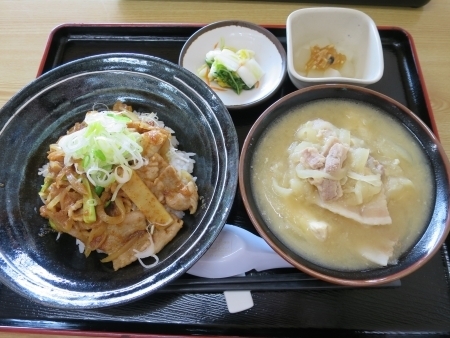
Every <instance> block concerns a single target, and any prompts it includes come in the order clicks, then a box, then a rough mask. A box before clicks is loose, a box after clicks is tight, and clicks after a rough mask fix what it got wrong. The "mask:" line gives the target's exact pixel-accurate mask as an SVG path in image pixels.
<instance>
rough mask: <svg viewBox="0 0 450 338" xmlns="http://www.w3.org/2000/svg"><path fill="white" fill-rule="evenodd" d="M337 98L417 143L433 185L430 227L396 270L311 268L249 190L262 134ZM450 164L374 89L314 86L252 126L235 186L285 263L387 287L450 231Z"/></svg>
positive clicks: (415, 122) (421, 127)
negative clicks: (309, 106)
mask: <svg viewBox="0 0 450 338" xmlns="http://www.w3.org/2000/svg"><path fill="white" fill-rule="evenodd" d="M323 99H339V100H341V99H342V100H351V101H356V102H358V103H359V104H367V105H370V106H372V107H375V108H376V109H377V110H380V111H382V112H384V113H386V114H388V115H389V116H390V117H392V118H393V119H394V121H396V122H397V123H399V124H400V125H401V126H403V128H405V129H406V130H407V131H408V132H409V133H411V134H412V135H413V137H414V138H415V139H416V140H417V142H418V144H419V145H420V147H421V148H422V149H423V152H424V154H425V156H426V158H427V159H428V163H429V165H430V168H431V172H432V174H433V176H434V177H433V181H434V185H435V187H434V192H435V194H434V202H433V204H432V210H431V212H430V217H429V222H428V223H427V224H424V230H423V233H422V234H421V235H420V236H419V238H418V240H417V241H416V243H415V244H414V245H413V246H412V247H411V248H410V249H409V250H407V251H406V252H405V253H404V254H403V255H401V257H400V258H399V260H398V263H397V264H395V265H388V266H386V267H380V268H373V269H367V270H363V271H350V270H347V271H341V270H336V269H331V268H326V267H324V266H321V265H318V264H315V263H313V262H311V261H309V260H308V259H306V258H305V257H302V256H301V255H299V254H297V253H296V252H294V251H293V250H291V248H289V247H288V246H287V245H285V244H284V243H283V242H282V241H281V240H280V239H279V238H278V237H277V236H276V235H275V234H274V233H273V232H272V231H271V229H270V226H269V225H268V224H267V223H266V221H265V219H264V218H263V216H262V214H261V210H259V208H258V205H257V201H256V199H255V196H254V191H253V188H252V185H251V177H252V176H251V175H252V169H251V166H252V158H253V154H254V151H255V148H257V146H258V144H259V142H260V137H261V135H262V134H263V133H264V132H265V131H266V130H267V128H270V126H271V125H272V124H273V122H274V121H276V120H277V119H278V118H280V117H281V116H283V115H284V114H286V113H288V112H290V111H292V109H293V108H295V107H299V106H301V105H303V104H306V103H310V102H313V101H316V100H323ZM449 181H450V165H449V161H448V158H447V156H446V154H445V152H444V150H443V148H442V146H441V145H440V143H439V141H438V139H437V138H436V136H435V135H433V133H432V131H431V130H430V129H429V128H428V127H427V126H426V125H425V124H424V123H423V122H422V121H421V120H420V119H419V118H418V117H417V116H416V115H415V114H414V113H413V112H411V111H410V110H409V109H407V108H406V107H404V106H403V105H401V104H400V103H398V102H396V101H394V100H393V99H391V98H389V97H387V96H385V95H382V94H380V93H377V92H375V91H373V90H370V89H366V88H363V87H357V86H351V85H331V84H328V85H318V86H313V87H309V88H305V89H302V90H298V91H296V92H293V93H291V94H289V95H287V96H285V97H283V98H282V99H280V100H278V101H277V102H275V103H274V104H273V105H272V106H270V107H269V108H268V109H267V110H266V111H265V112H264V113H263V114H262V115H261V116H260V117H259V118H258V120H257V121H256V122H255V124H254V125H253V126H252V128H251V130H250V132H249V134H248V135H247V138H246V140H245V142H244V145H243V150H242V153H241V159H240V164H239V185H240V191H241V195H242V197H243V202H244V205H245V208H246V209H247V212H248V214H249V216H250V219H251V221H252V223H253V224H254V226H255V227H256V230H257V231H258V232H259V234H260V235H261V236H262V237H263V238H264V239H265V240H266V241H267V242H268V243H269V245H270V246H271V247H272V248H273V249H274V250H275V251H276V252H278V253H279V254H280V255H281V256H282V257H283V258H284V259H286V260H287V261H288V262H289V263H291V264H292V265H294V266H295V267H296V268H298V269H299V270H302V271H304V272H306V273H308V274H310V275H313V276H314V277H317V278H319V279H322V280H325V281H328V282H331V283H336V284H342V285H351V286H366V285H377V284H382V283H387V282H391V281H394V280H397V279H399V278H401V277H404V276H406V275H407V274H410V273H411V272H413V271H415V270H417V269H418V268H419V267H421V266H422V265H423V264H425V263H426V262H427V261H428V260H429V259H430V258H431V257H432V256H433V255H434V254H435V253H436V252H437V251H438V250H439V248H440V247H441V245H442V244H443V242H444V240H445V239H446V237H447V234H448V232H449V227H450V221H449V220H450V217H449V191H450V184H449Z"/></svg>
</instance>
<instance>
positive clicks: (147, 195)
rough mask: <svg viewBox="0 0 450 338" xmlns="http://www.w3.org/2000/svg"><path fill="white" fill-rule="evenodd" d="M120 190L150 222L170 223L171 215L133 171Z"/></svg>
mask: <svg viewBox="0 0 450 338" xmlns="http://www.w3.org/2000/svg"><path fill="white" fill-rule="evenodd" d="M122 190H123V191H124V192H125V193H126V194H127V196H128V197H129V198H130V200H131V201H132V202H133V203H134V204H136V206H137V207H138V208H139V210H140V211H141V212H142V213H143V214H144V215H145V218H147V220H148V221H149V222H150V223H151V224H154V225H156V226H168V225H170V224H172V222H173V218H172V216H170V214H169V212H168V211H167V210H166V209H165V208H164V206H163V205H162V204H161V202H159V201H158V199H157V198H156V196H155V195H154V194H153V193H152V192H151V190H150V189H149V188H148V187H147V186H146V185H145V183H144V182H143V181H142V180H141V178H140V177H139V176H138V175H137V174H136V173H135V172H134V171H133V173H132V175H131V178H130V180H129V181H128V182H126V183H124V185H123V186H122Z"/></svg>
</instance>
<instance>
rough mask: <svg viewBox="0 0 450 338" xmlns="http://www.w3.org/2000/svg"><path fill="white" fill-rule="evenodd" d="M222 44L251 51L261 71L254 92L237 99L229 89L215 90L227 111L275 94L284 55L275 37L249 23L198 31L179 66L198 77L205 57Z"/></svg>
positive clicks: (282, 74) (217, 25)
mask: <svg viewBox="0 0 450 338" xmlns="http://www.w3.org/2000/svg"><path fill="white" fill-rule="evenodd" d="M221 40H222V41H224V42H225V45H226V46H229V47H233V48H234V49H237V50H238V49H243V48H246V49H251V50H253V51H254V52H255V60H256V61H257V62H258V64H259V65H260V66H261V68H262V69H263V71H264V76H263V77H262V79H261V80H260V82H259V86H258V87H257V88H253V89H251V90H244V91H243V92H241V93H240V94H239V95H238V94H236V93H235V92H234V91H233V90H231V89H227V90H215V93H216V94H217V95H218V96H219V98H220V99H221V100H222V102H223V103H224V104H225V105H226V107H227V108H228V109H241V108H247V107H249V106H253V105H256V104H258V103H260V102H262V101H264V100H266V99H268V98H269V97H270V96H271V95H272V94H274V93H275V92H276V90H277V89H278V88H279V87H280V86H281V84H282V82H283V80H284V78H285V76H286V51H285V50H284V48H283V46H282V44H281V42H280V41H279V40H278V39H277V38H276V36H275V35H273V34H272V33H271V32H269V31H268V30H267V29H265V28H263V27H261V26H258V25H256V24H253V23H251V22H246V21H239V20H227V21H219V22H215V23H212V24H209V25H207V26H205V27H203V28H201V29H199V30H198V31H197V32H195V33H194V34H193V35H192V36H191V37H190V38H189V39H188V40H187V41H186V43H185V44H184V46H183V49H182V50H181V54H180V58H179V61H178V64H179V65H180V66H182V67H184V68H186V69H187V70H189V71H191V72H192V73H194V74H196V75H197V74H198V69H199V68H200V67H201V66H202V65H203V64H204V63H205V56H206V53H207V52H209V51H210V50H213V49H214V46H216V45H217V44H218V43H219V42H220V41H221ZM217 87H218V85H217Z"/></svg>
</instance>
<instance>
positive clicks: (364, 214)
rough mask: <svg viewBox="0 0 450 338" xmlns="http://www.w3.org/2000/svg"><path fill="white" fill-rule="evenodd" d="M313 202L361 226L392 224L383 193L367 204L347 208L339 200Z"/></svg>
mask: <svg viewBox="0 0 450 338" xmlns="http://www.w3.org/2000/svg"><path fill="white" fill-rule="evenodd" d="M315 202H316V204H317V205H318V206H320V207H322V208H324V209H327V210H329V211H331V212H333V213H335V214H338V215H341V216H344V217H346V218H349V219H353V220H355V221H357V222H359V223H362V224H367V225H383V224H391V223H392V219H391V216H390V214H389V209H388V207H387V201H386V195H385V194H384V191H381V192H380V193H378V194H377V195H376V196H375V197H374V198H373V199H372V200H371V201H370V202H369V203H366V204H363V205H358V206H347V205H345V204H344V203H343V202H342V201H339V200H338V201H325V200H322V199H320V198H317V199H315Z"/></svg>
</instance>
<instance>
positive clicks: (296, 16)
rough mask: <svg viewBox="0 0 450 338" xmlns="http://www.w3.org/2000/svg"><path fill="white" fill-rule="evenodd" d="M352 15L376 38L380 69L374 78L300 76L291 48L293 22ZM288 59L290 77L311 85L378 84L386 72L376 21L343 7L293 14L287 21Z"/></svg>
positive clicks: (298, 11) (319, 8)
mask: <svg viewBox="0 0 450 338" xmlns="http://www.w3.org/2000/svg"><path fill="white" fill-rule="evenodd" d="M332 12H333V13H352V14H354V15H355V16H359V17H361V18H363V19H364V22H366V24H367V26H368V28H369V30H370V32H371V36H373V38H374V42H375V46H376V53H377V56H378V60H379V63H378V67H377V68H378V69H377V72H376V73H375V74H374V76H373V77H372V78H366V79H363V78H350V77H322V78H312V77H306V76H303V75H300V74H299V73H298V72H297V71H296V70H295V67H294V56H293V50H292V48H291V46H292V44H293V42H292V38H293V35H292V29H291V28H292V21H293V20H298V19H299V18H300V17H301V16H303V15H308V14H310V13H332ZM286 49H287V51H286V58H287V72H288V73H289V76H290V77H293V78H294V79H295V80H297V81H301V82H304V83H306V84H309V85H314V84H321V83H324V82H329V81H332V82H336V83H348V84H352V83H353V84H359V85H364V86H365V85H369V84H373V83H376V82H378V81H379V80H380V79H381V77H382V76H383V72H384V59H383V45H382V43H381V38H380V34H379V32H378V28H377V26H376V24H375V21H374V20H373V19H372V18H371V17H370V16H369V15H367V14H366V13H364V12H363V11H360V10H357V9H353V8H341V7H312V8H301V9H298V10H295V11H293V12H291V13H290V14H289V15H288V17H287V19H286Z"/></svg>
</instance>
